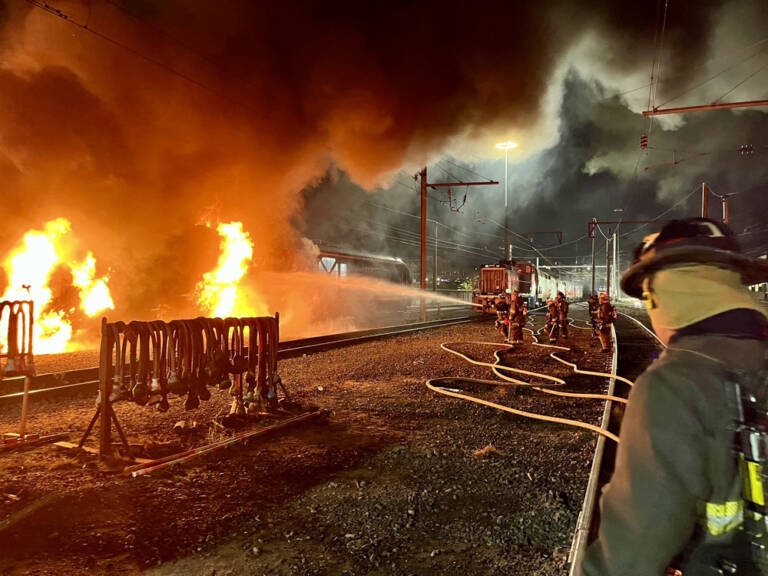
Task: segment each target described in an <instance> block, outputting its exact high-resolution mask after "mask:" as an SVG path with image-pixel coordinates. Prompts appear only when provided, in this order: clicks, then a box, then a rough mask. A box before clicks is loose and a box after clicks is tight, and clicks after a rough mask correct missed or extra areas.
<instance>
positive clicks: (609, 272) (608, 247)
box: [605, 231, 611, 297]
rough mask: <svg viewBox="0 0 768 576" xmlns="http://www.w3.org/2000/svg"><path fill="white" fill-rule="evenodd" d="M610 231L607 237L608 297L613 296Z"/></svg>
mask: <svg viewBox="0 0 768 576" xmlns="http://www.w3.org/2000/svg"><path fill="white" fill-rule="evenodd" d="M610 238H611V235H610V231H609V232H608V236H606V237H605V292H606V294H608V297H610V296H611V252H610Z"/></svg>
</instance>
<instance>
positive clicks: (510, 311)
mask: <svg viewBox="0 0 768 576" xmlns="http://www.w3.org/2000/svg"><path fill="white" fill-rule="evenodd" d="M508 292H509V299H507V298H505V297H504V296H503V295H502V294H500V295H499V296H498V298H496V301H495V302H494V306H495V308H496V328H497V329H498V330H499V332H501V334H502V336H504V341H505V342H507V343H509V344H522V343H523V327H524V326H525V324H526V322H527V321H528V305H527V304H526V303H525V301H524V300H523V298H522V297H521V296H520V294H519V293H518V292H517V290H515V291H508ZM588 304H589V319H590V323H591V325H592V335H593V337H594V338H597V339H599V340H600V345H601V347H602V351H603V352H609V351H610V349H611V325H612V324H613V322H614V320H615V319H616V308H615V307H614V306H613V304H611V300H610V298H609V297H608V294H607V293H606V292H601V293H600V296H599V297H598V296H597V295H596V294H591V295H590V296H589V300H588ZM568 308H569V304H568V300H567V299H566V297H565V294H563V293H562V292H558V293H557V296H556V297H555V298H549V299H548V300H547V316H546V324H545V325H544V329H545V331H546V335H547V337H548V341H549V343H550V344H556V343H557V341H558V339H559V338H561V337H562V339H563V340H567V339H568V325H569V323H570V321H569V319H568Z"/></svg>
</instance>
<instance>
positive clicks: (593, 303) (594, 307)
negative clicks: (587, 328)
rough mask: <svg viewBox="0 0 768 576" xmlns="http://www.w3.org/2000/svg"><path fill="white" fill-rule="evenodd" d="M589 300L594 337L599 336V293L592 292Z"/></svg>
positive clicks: (590, 320)
mask: <svg viewBox="0 0 768 576" xmlns="http://www.w3.org/2000/svg"><path fill="white" fill-rule="evenodd" d="M587 302H588V305H589V323H590V324H591V325H592V337H593V338H597V312H598V309H599V308H600V304H599V302H598V300H597V295H596V294H594V293H592V294H590V295H589V300H588V301H587Z"/></svg>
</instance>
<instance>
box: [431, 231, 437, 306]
mask: <svg viewBox="0 0 768 576" xmlns="http://www.w3.org/2000/svg"><path fill="white" fill-rule="evenodd" d="M433 222H434V223H435V257H434V259H433V261H432V291H433V292H437V235H438V231H437V220H433Z"/></svg>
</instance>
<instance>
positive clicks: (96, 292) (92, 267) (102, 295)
mask: <svg viewBox="0 0 768 576" xmlns="http://www.w3.org/2000/svg"><path fill="white" fill-rule="evenodd" d="M94 276H96V258H94V257H93V253H92V252H88V256H86V257H85V260H83V263H82V264H80V265H79V266H77V265H73V266H72V285H73V286H75V288H78V289H79V290H80V309H81V310H82V311H83V312H85V313H86V315H88V316H95V315H96V314H98V313H99V312H101V311H102V310H114V309H115V303H114V302H113V301H112V296H111V295H110V293H109V287H108V286H107V282H108V281H109V276H102V277H101V278H98V279H96V278H94Z"/></svg>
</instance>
